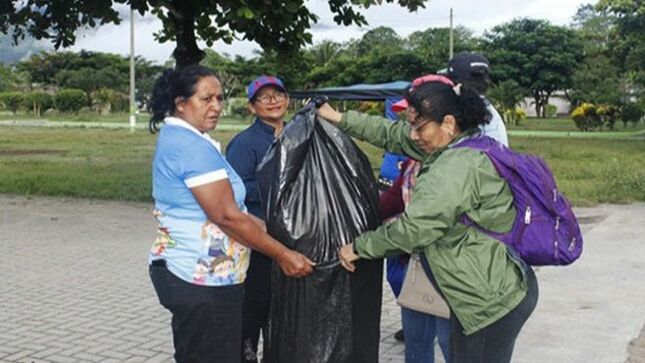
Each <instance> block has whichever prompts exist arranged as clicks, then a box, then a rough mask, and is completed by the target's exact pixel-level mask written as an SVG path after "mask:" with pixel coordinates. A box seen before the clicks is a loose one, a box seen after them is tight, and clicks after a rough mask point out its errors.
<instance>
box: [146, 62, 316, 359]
mask: <svg viewBox="0 0 645 363" xmlns="http://www.w3.org/2000/svg"><path fill="white" fill-rule="evenodd" d="M222 105H223V103H222V86H221V83H220V81H219V79H218V78H217V77H216V76H215V74H214V73H213V72H212V71H210V70H208V69H206V68H204V67H201V66H197V65H194V66H188V67H185V68H180V69H177V70H167V71H165V72H164V73H163V75H162V76H161V77H160V78H159V79H157V81H156V82H155V87H154V90H153V95H152V102H151V105H150V111H151V113H152V117H151V119H150V130H151V131H152V132H155V131H158V126H159V124H160V123H162V122H163V123H164V124H165V126H164V127H163V128H162V129H161V131H160V133H159V136H158V138H157V147H156V151H155V155H154V159H153V165H152V169H153V170H152V183H153V191H152V194H153V197H154V199H155V217H156V218H157V220H158V221H159V233H158V236H157V239H156V240H155V242H154V243H153V247H152V250H151V251H150V256H149V263H150V277H151V279H152V283H153V285H154V288H155V290H156V292H157V296H158V298H159V302H160V303H161V304H162V305H163V306H164V307H165V308H166V309H168V310H169V311H170V312H171V313H172V322H171V326H172V331H173V340H174V346H175V360H176V361H177V362H194V361H199V362H234V363H238V362H239V361H240V343H241V337H240V336H241V325H242V321H241V319H242V302H243V294H244V288H243V285H242V283H243V282H244V279H245V276H246V269H247V267H248V263H249V248H253V249H257V250H259V251H262V252H263V253H264V254H266V255H267V256H271V258H273V259H275V260H276V261H277V262H278V263H279V265H280V267H281V268H282V270H283V271H284V272H285V273H286V274H287V275H289V276H294V277H298V276H305V275H307V274H309V273H311V271H312V262H311V261H309V260H308V259H307V258H306V257H305V256H303V255H301V254H299V253H297V252H295V251H292V250H289V249H287V248H286V247H284V246H283V245H282V244H281V243H279V242H278V241H276V240H274V239H273V238H271V237H270V236H269V235H267V234H266V233H265V232H264V231H263V230H262V229H261V227H260V224H261V222H259V221H254V217H252V216H249V215H248V214H247V213H246V207H245V206H244V195H245V189H244V184H243V183H242V180H241V179H240V177H239V176H238V175H237V174H236V173H235V171H234V170H233V169H232V168H231V166H230V165H229V164H228V163H227V162H226V160H225V159H224V157H223V156H222V154H221V153H220V151H219V143H217V142H216V141H214V140H213V139H211V138H210V136H209V135H208V132H209V131H212V130H213V129H215V127H216V126H217V123H218V121H219V116H220V113H221V111H222Z"/></svg>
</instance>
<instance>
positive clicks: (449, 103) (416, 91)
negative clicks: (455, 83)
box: [405, 82, 492, 131]
mask: <svg viewBox="0 0 645 363" xmlns="http://www.w3.org/2000/svg"><path fill="white" fill-rule="evenodd" d="M405 98H406V99H407V100H408V102H409V104H410V105H411V106H412V107H414V109H415V110H416V111H417V113H418V114H419V115H420V116H421V117H423V118H426V119H428V120H432V121H436V122H438V123H442V122H443V118H444V116H446V115H452V116H453V117H454V118H455V120H457V125H459V128H460V129H461V131H466V130H470V129H475V128H478V127H479V126H481V125H485V124H488V123H489V122H490V120H491V118H492V116H491V114H490V112H489V111H488V109H487V108H486V103H485V102H484V100H483V99H482V98H481V97H480V96H479V94H478V93H477V92H476V91H475V90H473V89H471V88H468V87H463V86H462V87H461V88H460V89H459V95H458V94H457V92H455V89H453V87H451V86H449V85H447V84H445V83H442V82H426V83H424V84H422V85H420V86H418V87H415V88H413V89H411V90H409V91H408V94H407V95H406V96H405Z"/></svg>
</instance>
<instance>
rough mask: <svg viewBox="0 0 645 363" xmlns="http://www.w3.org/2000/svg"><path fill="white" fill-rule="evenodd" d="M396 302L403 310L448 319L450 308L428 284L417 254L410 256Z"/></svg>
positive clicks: (432, 286)
mask: <svg viewBox="0 0 645 363" xmlns="http://www.w3.org/2000/svg"><path fill="white" fill-rule="evenodd" d="M397 302H398V303H399V305H401V306H403V307H404V308H408V309H411V310H414V311H418V312H421V313H425V314H430V315H435V316H438V317H440V318H445V319H448V318H450V307H448V303H446V300H444V298H443V297H442V296H441V294H440V293H439V292H438V291H437V289H436V288H435V287H434V285H433V284H432V282H430V279H429V278H428V275H427V274H426V272H425V271H424V270H423V265H422V264H421V256H419V255H418V254H413V255H411V256H410V261H409V262H408V271H407V272H406V274H405V278H404V279H403V287H402V288H401V293H400V294H399V297H398V298H397Z"/></svg>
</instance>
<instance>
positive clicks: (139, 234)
mask: <svg viewBox="0 0 645 363" xmlns="http://www.w3.org/2000/svg"><path fill="white" fill-rule="evenodd" d="M578 213H579V215H580V216H581V217H582V218H581V220H582V221H583V222H584V225H583V227H584V228H583V229H584V230H585V238H586V247H585V248H586V249H585V252H584V255H583V258H582V259H581V260H580V261H578V262H576V263H575V264H574V265H572V266H570V267H564V268H542V269H540V270H539V271H538V272H537V275H538V279H539V281H540V288H541V296H540V302H539V304H538V308H537V310H536V312H535V313H534V315H533V316H532V317H531V319H530V320H529V322H528V324H527V326H526V328H525V329H524V331H523V332H522V334H521V336H520V338H519V340H518V342H517V349H516V353H515V356H514V362H522V363H531V362H580V363H583V362H584V363H586V362H608V363H610V362H611V363H622V362H627V361H629V362H632V363H635V362H641V363H643V362H645V330H644V327H645V284H643V282H642V276H645V248H642V246H641V243H642V236H643V235H645V226H644V224H643V222H642V221H643V219H644V217H645V204H633V205H628V206H600V207H597V208H591V209H580V210H579V211H578ZM154 229H155V225H154V222H153V219H152V217H151V214H150V205H148V204H141V203H118V202H104V201H92V200H78V199H65V198H41V197H37V198H27V197H13V196H3V195H0V249H1V251H2V252H3V256H2V259H0V279H1V282H0V362H168V361H171V355H172V351H173V349H172V342H171V335H170V329H169V323H168V320H169V315H168V314H167V313H166V312H165V311H164V310H163V309H162V308H161V307H160V306H159V304H158V303H157V301H156V296H155V294H154V291H153V290H152V287H151V285H150V282H149V279H148V276H147V269H146V255H147V250H148V247H149V243H150V241H151V238H152V236H153V235H154ZM384 290H385V292H384V305H383V317H382V322H381V335H382V337H381V346H380V351H381V355H380V356H381V359H380V361H381V362H403V360H404V359H403V352H404V346H403V344H401V343H397V342H395V341H394V339H393V337H392V335H393V334H394V332H395V331H396V330H398V329H399V327H400V322H399V310H398V307H397V305H396V303H395V302H394V300H393V299H392V296H391V294H390V293H389V289H388V288H385V289H384ZM639 334H640V338H639ZM437 351H438V349H437ZM438 361H439V362H442V360H441V359H438Z"/></svg>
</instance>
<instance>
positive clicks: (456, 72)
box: [448, 52, 490, 81]
mask: <svg viewBox="0 0 645 363" xmlns="http://www.w3.org/2000/svg"><path fill="white" fill-rule="evenodd" d="M489 68H490V63H489V62H488V59H487V58H486V57H484V56H483V55H481V54H479V53H468V52H462V53H457V54H456V55H455V56H454V57H452V59H451V60H450V61H449V62H448V76H449V77H450V78H452V79H453V80H459V81H469V80H471V78H472V76H473V74H474V73H479V74H482V73H483V74H488V72H489Z"/></svg>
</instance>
